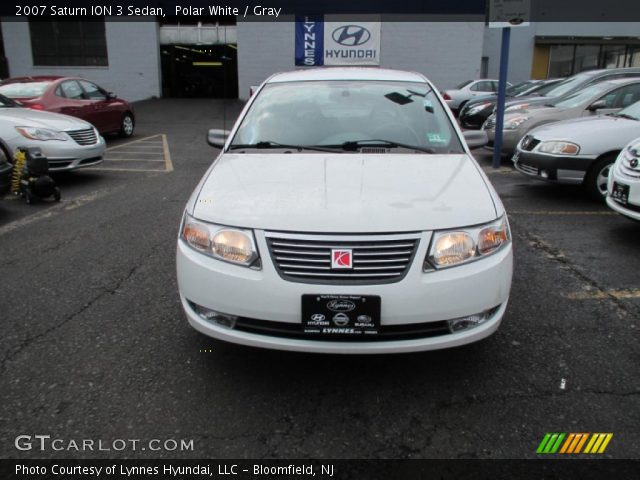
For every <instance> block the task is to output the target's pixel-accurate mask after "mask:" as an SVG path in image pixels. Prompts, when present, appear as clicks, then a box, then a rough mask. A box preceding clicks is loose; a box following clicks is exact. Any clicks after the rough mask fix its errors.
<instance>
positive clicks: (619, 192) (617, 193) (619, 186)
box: [611, 181, 629, 205]
mask: <svg viewBox="0 0 640 480" xmlns="http://www.w3.org/2000/svg"><path fill="white" fill-rule="evenodd" d="M611 198H613V199H614V200H615V201H617V202H620V203H622V204H623V205H626V204H627V203H629V185H625V184H624V183H619V182H616V181H614V182H613V186H612V188H611Z"/></svg>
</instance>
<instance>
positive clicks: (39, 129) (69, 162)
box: [0, 95, 106, 172]
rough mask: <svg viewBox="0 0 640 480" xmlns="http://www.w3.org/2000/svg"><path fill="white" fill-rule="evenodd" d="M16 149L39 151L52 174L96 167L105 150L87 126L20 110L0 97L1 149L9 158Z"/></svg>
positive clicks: (67, 118)
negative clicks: (38, 149) (38, 148)
mask: <svg viewBox="0 0 640 480" xmlns="http://www.w3.org/2000/svg"><path fill="white" fill-rule="evenodd" d="M18 147H24V148H28V147H40V149H41V150H42V153H43V155H44V156H46V157H47V159H48V160H49V169H50V170H51V171H52V172H56V171H66V170H75V169H77V168H82V167H90V166H93V165H97V164H99V163H101V162H102V157H103V155H104V152H105V150H106V144H105V141H104V138H102V137H101V136H100V134H99V133H98V131H97V130H96V129H95V127H94V126H93V125H91V124H90V123H87V122H85V121H84V120H80V119H79V118H76V117H70V116H68V115H62V114H59V113H51V112H44V111H40V110H33V109H31V108H22V107H20V106H19V105H18V104H17V103H16V102H14V101H13V100H11V99H9V98H7V97H5V96H3V95H0V148H2V149H3V151H4V153H5V155H6V156H7V157H8V158H12V157H13V154H14V152H15V150H16V149H17V148H18Z"/></svg>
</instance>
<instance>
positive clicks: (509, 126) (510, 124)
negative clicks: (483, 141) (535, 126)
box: [503, 116, 530, 130]
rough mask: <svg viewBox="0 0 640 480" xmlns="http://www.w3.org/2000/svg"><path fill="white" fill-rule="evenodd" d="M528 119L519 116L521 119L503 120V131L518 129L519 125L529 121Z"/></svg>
mask: <svg viewBox="0 0 640 480" xmlns="http://www.w3.org/2000/svg"><path fill="white" fill-rule="evenodd" d="M529 118H530V117H525V116H521V117H511V118H509V119H507V118H505V120H504V127H503V129H504V130H515V129H516V128H518V127H519V126H520V125H522V124H523V123H524V122H526V121H527V120H529Z"/></svg>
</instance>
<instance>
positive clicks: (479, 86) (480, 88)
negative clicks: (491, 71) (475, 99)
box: [471, 82, 493, 92]
mask: <svg viewBox="0 0 640 480" xmlns="http://www.w3.org/2000/svg"><path fill="white" fill-rule="evenodd" d="M492 83H493V82H476V83H475V84H474V85H472V86H471V90H473V91H474V92H493V86H492Z"/></svg>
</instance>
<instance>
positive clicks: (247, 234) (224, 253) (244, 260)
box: [180, 213, 260, 268]
mask: <svg viewBox="0 0 640 480" xmlns="http://www.w3.org/2000/svg"><path fill="white" fill-rule="evenodd" d="M180 238H182V239H183V240H184V241H185V242H187V244H188V245H189V246H190V247H192V248H194V249H195V250H197V251H199V252H201V253H204V254H205V255H209V256H211V257H213V258H217V259H218V260H223V261H225V262H230V263H235V264H237V265H244V266H245V267H253V268H259V264H258V262H257V260H258V259H259V258H260V256H259V255H258V249H257V248H256V243H255V241H254V238H253V232H252V231H251V230H244V229H241V228H233V227H223V226H220V225H214V224H212V223H205V222H201V221H199V220H196V219H195V218H193V217H192V216H190V215H188V214H187V213H185V215H184V219H183V221H182V228H181V229H180Z"/></svg>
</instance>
